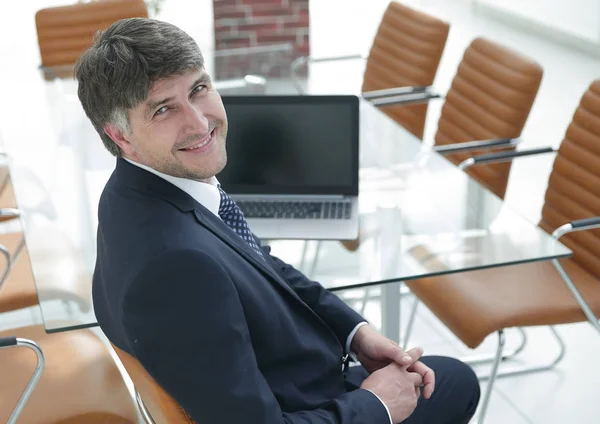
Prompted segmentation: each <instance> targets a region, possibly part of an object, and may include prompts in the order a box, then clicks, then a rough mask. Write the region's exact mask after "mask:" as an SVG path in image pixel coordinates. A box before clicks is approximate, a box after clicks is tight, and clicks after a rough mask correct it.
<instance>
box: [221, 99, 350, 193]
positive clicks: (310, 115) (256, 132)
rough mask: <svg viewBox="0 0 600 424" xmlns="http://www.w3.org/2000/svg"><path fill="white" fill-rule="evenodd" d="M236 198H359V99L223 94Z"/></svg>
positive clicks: (225, 182) (227, 172)
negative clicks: (338, 196)
mask: <svg viewBox="0 0 600 424" xmlns="http://www.w3.org/2000/svg"><path fill="white" fill-rule="evenodd" d="M223 103H224V105H225V110H226V111H227V120H228V127H229V128H228V133H227V166H226V167H225V169H224V170H223V171H222V172H221V173H219V174H218V175H217V178H218V179H219V182H220V183H221V185H222V186H223V188H224V189H225V190H226V191H228V192H229V193H231V194H344V195H357V194H358V120H359V116H358V98H357V97H356V96H223Z"/></svg>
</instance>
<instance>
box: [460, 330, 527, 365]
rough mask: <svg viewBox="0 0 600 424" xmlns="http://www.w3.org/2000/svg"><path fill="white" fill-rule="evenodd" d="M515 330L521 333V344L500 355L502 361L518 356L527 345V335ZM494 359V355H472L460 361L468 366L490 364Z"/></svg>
mask: <svg viewBox="0 0 600 424" xmlns="http://www.w3.org/2000/svg"><path fill="white" fill-rule="evenodd" d="M517 330H518V331H519V333H521V343H520V344H519V346H517V347H516V348H514V349H513V350H510V351H508V352H506V353H504V354H503V355H502V360H505V359H510V358H512V357H514V356H516V355H518V354H519V353H521V351H522V350H523V349H524V348H525V345H526V344H527V334H525V331H524V330H523V329H522V328H520V327H517ZM495 359H496V354H491V355H472V356H467V357H463V358H460V360H461V361H462V362H464V363H465V364H469V365H477V364H484V363H486V362H492V361H494V360H495Z"/></svg>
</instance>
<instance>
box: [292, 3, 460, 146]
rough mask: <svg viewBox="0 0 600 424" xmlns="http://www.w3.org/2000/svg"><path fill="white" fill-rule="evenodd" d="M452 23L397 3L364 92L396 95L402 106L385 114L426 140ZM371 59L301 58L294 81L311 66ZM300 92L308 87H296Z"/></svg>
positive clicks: (373, 52) (376, 42)
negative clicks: (430, 105) (429, 110)
mask: <svg viewBox="0 0 600 424" xmlns="http://www.w3.org/2000/svg"><path fill="white" fill-rule="evenodd" d="M449 31H450V25H449V24H448V23H447V22H444V21H442V20H440V19H438V18H435V17H433V16H430V15H427V14H425V13H423V12H420V11H417V10H415V9H412V8H410V7H408V6H406V5H404V4H402V3H399V2H397V1H392V2H390V3H389V4H388V7H387V9H386V10H385V12H384V14H383V18H382V19H381V22H380V24H379V28H378V30H377V34H376V35H375V38H374V39H373V44H372V46H371V49H370V52H369V56H368V58H366V60H367V62H366V69H365V72H364V75H363V83H362V88H361V91H362V93H363V96H364V97H365V98H366V99H369V100H371V99H377V98H381V97H392V98H394V99H396V100H399V99H402V103H403V104H402V105H401V106H398V105H390V106H386V107H384V108H383V111H384V112H385V113H386V114H387V115H389V116H390V117H391V118H392V119H394V120H395V121H396V122H398V123H399V124H400V125H402V126H403V127H404V128H406V129H407V130H408V131H410V132H411V133H412V134H414V135H415V136H416V137H418V138H421V139H422V138H423V131H424V129H425V119H426V115H427V100H428V99H431V98H436V97H439V95H438V94H436V93H434V92H433V91H431V86H432V85H433V82H434V80H435V76H436V74H437V70H438V66H439V64H440V60H441V58H442V54H443V53H444V48H445V47H446V40H447V39H448V32H449ZM351 59H365V58H364V57H362V56H360V55H358V56H356V55H354V56H340V57H334V58H310V57H301V58H299V59H297V60H296V61H295V62H294V64H293V65H292V77H293V78H295V77H296V76H297V70H298V69H299V67H300V66H301V65H303V64H305V63H322V62H330V61H339V60H351ZM296 87H297V89H298V91H299V92H302V91H303V89H302V87H301V86H300V85H299V84H296Z"/></svg>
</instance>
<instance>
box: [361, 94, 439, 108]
mask: <svg viewBox="0 0 600 424" xmlns="http://www.w3.org/2000/svg"><path fill="white" fill-rule="evenodd" d="M441 98H442V95H441V94H439V93H434V92H430V91H422V92H415V93H406V94H401V95H396V96H387V97H378V98H375V99H373V100H371V103H372V104H373V106H377V107H383V106H395V105H410V104H417V103H428V102H429V100H431V99H441Z"/></svg>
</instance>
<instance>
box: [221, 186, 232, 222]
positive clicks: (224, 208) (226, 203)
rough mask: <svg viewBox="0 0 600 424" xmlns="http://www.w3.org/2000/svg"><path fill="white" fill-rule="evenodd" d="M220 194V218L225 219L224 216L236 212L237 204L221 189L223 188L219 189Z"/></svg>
mask: <svg viewBox="0 0 600 424" xmlns="http://www.w3.org/2000/svg"><path fill="white" fill-rule="evenodd" d="M219 194H220V195H221V202H220V203H219V216H220V217H223V216H224V215H228V214H230V213H231V212H232V211H233V210H234V208H235V206H236V204H235V202H234V201H233V199H232V198H231V197H229V195H228V194H227V193H225V192H224V191H223V189H221V187H219Z"/></svg>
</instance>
